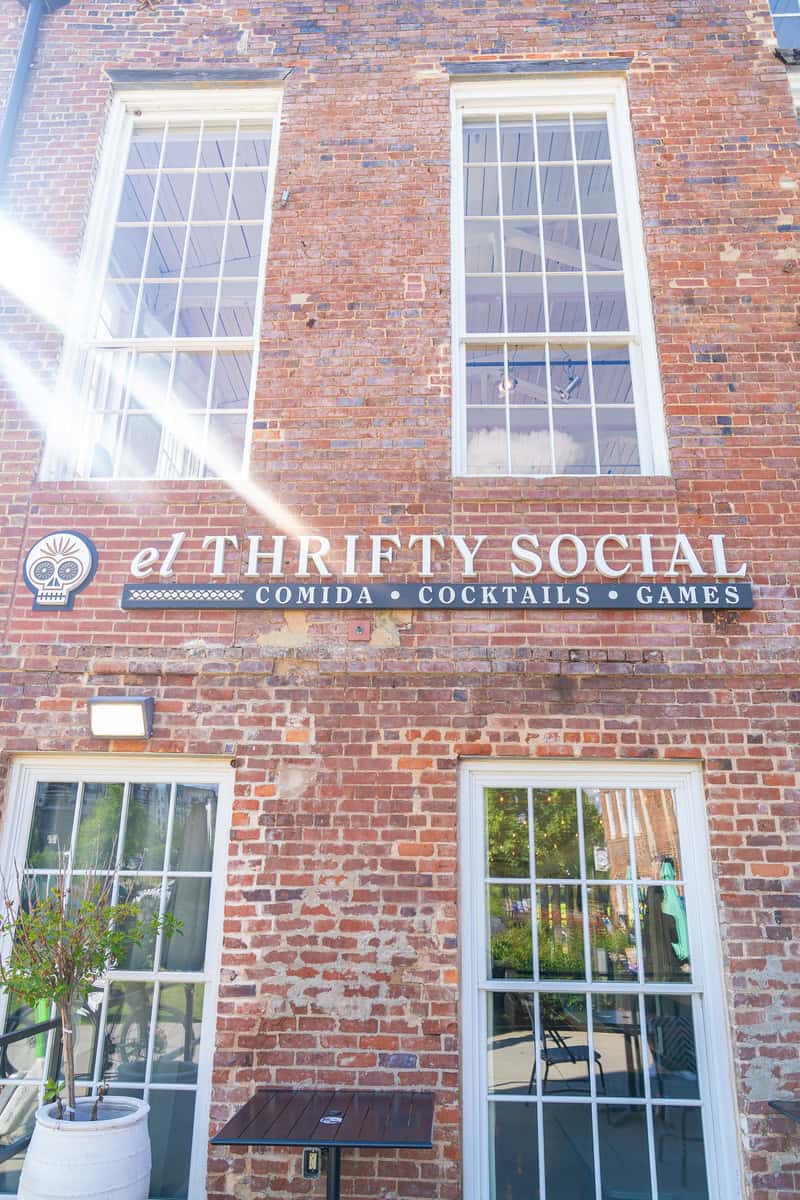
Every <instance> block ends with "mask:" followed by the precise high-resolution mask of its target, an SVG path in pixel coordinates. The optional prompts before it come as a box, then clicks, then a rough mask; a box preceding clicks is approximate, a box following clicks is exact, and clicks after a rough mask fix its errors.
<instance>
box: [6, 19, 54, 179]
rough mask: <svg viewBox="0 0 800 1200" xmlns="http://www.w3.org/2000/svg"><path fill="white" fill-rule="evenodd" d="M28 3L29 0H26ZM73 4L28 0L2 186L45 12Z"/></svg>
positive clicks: (8, 104)
mask: <svg viewBox="0 0 800 1200" xmlns="http://www.w3.org/2000/svg"><path fill="white" fill-rule="evenodd" d="M22 3H23V4H25V0H22ZM65 4H69V0H27V4H26V7H27V9H28V12H27V15H26V17H25V24H24V26H23V29H22V40H21V41H20V44H19V50H18V51H17V61H16V63H15V65H14V75H13V77H12V79H11V87H10V88H9V92H8V99H7V101H6V108H5V112H4V113H3V123H2V126H0V187H2V185H3V184H4V183H5V181H6V175H7V172H8V163H9V159H10V158H11V152H12V150H13V148H14V139H15V136H16V132H17V123H18V121H19V111H20V108H21V107H22V101H23V99H24V97H25V92H26V90H27V84H28V76H29V74H30V70H31V63H32V61H33V56H34V54H35V52H36V46H37V44H38V41H39V26H40V25H41V23H42V17H43V16H44V14H45V13H49V12H54V11H55V9H57V8H62V7H63V6H64V5H65Z"/></svg>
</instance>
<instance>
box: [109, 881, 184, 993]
mask: <svg viewBox="0 0 800 1200" xmlns="http://www.w3.org/2000/svg"><path fill="white" fill-rule="evenodd" d="M119 902H120V904H134V905H135V906H136V910H137V915H136V920H139V921H142V922H143V923H144V924H145V925H147V924H148V923H149V922H151V921H152V920H153V918H154V917H158V913H159V907H160V904H161V879H160V878H159V877H158V876H154V875H151V876H148V875H120V877H119ZM176 936H180V935H179V934H178V935H176ZM155 946H156V934H155V933H154V932H153V931H152V930H150V929H145V931H144V933H143V934H142V938H141V941H140V942H139V944H138V945H136V944H134V943H129V944H128V945H127V947H126V949H125V951H124V952H123V956H122V958H121V960H120V961H119V962H118V963H117V967H118V969H119V970H121V971H152V970H153V965H154V964H153V954H154V951H155Z"/></svg>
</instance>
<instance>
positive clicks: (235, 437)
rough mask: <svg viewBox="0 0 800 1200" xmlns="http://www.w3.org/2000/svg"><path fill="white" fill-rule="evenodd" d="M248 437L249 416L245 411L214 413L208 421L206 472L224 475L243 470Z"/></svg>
mask: <svg viewBox="0 0 800 1200" xmlns="http://www.w3.org/2000/svg"><path fill="white" fill-rule="evenodd" d="M246 437H247V416H246V415H245V414H244V413H223V414H221V415H217V414H215V415H213V416H212V417H211V419H210V420H209V422H208V451H207V456H208V459H209V463H208V466H207V468H206V473H207V474H208V475H211V474H212V473H213V474H217V475H220V474H223V475H224V474H230V473H233V474H237V473H238V472H239V471H241V469H242V465H243V460H244V446H245V438H246Z"/></svg>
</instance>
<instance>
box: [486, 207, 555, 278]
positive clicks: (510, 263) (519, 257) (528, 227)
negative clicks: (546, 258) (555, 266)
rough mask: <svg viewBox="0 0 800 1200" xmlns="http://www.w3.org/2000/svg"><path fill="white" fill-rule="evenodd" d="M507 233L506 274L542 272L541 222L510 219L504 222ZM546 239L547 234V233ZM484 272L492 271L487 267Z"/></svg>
mask: <svg viewBox="0 0 800 1200" xmlns="http://www.w3.org/2000/svg"><path fill="white" fill-rule="evenodd" d="M503 229H504V233H505V256H506V272H507V273H513V272H516V271H541V269H542V254H541V242H540V239H539V222H538V221H535V220H534V221H525V220H522V219H521V218H515V217H509V218H508V219H507V220H505V221H504V222H503ZM545 237H546V232H545ZM483 269H484V270H489V271H490V270H492V269H493V268H491V267H485V268H483Z"/></svg>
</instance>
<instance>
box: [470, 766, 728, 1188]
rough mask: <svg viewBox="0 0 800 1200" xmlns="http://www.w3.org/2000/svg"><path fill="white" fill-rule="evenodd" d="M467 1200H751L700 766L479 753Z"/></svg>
mask: <svg viewBox="0 0 800 1200" xmlns="http://www.w3.org/2000/svg"><path fill="white" fill-rule="evenodd" d="M461 815H462V823H461V845H462V859H461V871H462V876H461V881H462V891H461V907H462V945H463V955H464V958H463V988H464V994H463V1007H462V1013H463V1017H462V1020H463V1042H464V1059H465V1067H464V1097H463V1100H464V1119H465V1129H464V1193H465V1200H736V1198H737V1197H739V1196H740V1195H741V1190H740V1185H739V1179H738V1151H737V1144H736V1134H735V1123H734V1106H733V1099H732V1088H731V1072H730V1053H729V1048H728V1042H727V1037H726V1033H725V1026H726V1021H725V1008H724V1001H723V999H722V988H721V966H720V953H719V944H718V934H717V920H716V905H715V902H714V893H713V886H712V881H711V871H710V858H709V851H708V844H707V834H706V823H705V812H704V807H703V796H702V790H701V776H700V772H699V769H698V770H696V771H693V770H687V769H686V768H684V767H681V768H679V769H671V768H670V767H667V766H665V767H663V768H652V769H648V770H646V771H644V770H642V769H640V768H636V769H630V768H627V769H626V768H625V767H624V766H620V767H619V768H609V767H608V766H603V767H602V768H600V769H597V768H592V767H589V766H584V765H583V764H580V765H578V764H573V765H570V766H565V767H556V766H553V765H552V764H519V766H517V765H512V766H505V765H502V764H500V765H498V766H492V765H488V764H476V765H474V766H471V767H469V768H467V769H465V772H464V777H463V789H462V814H461Z"/></svg>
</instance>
